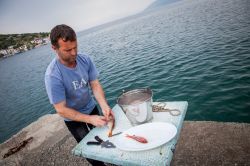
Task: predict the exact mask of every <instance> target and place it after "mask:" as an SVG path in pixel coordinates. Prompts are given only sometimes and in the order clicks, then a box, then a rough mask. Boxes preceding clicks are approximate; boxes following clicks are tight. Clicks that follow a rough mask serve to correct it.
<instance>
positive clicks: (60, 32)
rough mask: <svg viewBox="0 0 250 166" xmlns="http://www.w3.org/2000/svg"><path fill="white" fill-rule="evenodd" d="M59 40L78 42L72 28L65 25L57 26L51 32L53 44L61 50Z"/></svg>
mask: <svg viewBox="0 0 250 166" xmlns="http://www.w3.org/2000/svg"><path fill="white" fill-rule="evenodd" d="M59 39H62V40H63V41H64V42H67V41H76V33H75V31H74V30H73V29H72V28H71V27H69V26H67V25H65V24H61V25H57V26H55V27H54V28H53V29H52V30H51V32H50V41H51V44H52V45H53V46H55V47H57V48H59V47H60V45H59V43H58V40H59Z"/></svg>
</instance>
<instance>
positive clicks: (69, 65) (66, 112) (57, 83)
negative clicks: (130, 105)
mask: <svg viewBox="0 0 250 166" xmlns="http://www.w3.org/2000/svg"><path fill="white" fill-rule="evenodd" d="M50 40H51V45H52V49H53V50H55V52H56V54H57V58H55V59H53V60H52V61H51V63H50V64H49V66H48V67H47V70H46V73H45V85H46V91H47V94H48V97H49V100H50V103H51V104H53V106H54V108H55V110H56V111H57V113H58V114H59V115H60V116H62V117H64V119H65V124H66V126H67V127H68V129H69V131H70V132H71V134H72V135H73V136H74V138H75V139H76V141H77V142H80V141H81V140H82V138H84V137H85V135H86V134H87V133H88V132H89V129H92V128H93V127H95V126H96V127H101V126H104V125H106V123H107V121H108V120H109V119H110V118H112V117H113V112H112V110H111V109H110V107H109V105H108V104H107V102H106V99H105V96H104V92H103V89H102V86H101V84H100V82H99V81H98V71H97V69H96V67H95V65H94V64H93V62H92V61H91V59H90V58H89V57H88V56H87V55H81V54H78V53H77V39H76V33H75V32H74V30H73V29H72V28H71V27H69V26H67V25H57V26H55V27H54V28H53V29H52V30H51V33H50ZM90 88H91V90H92V92H93V94H94V96H95V98H96V100H97V102H98V103H99V105H100V107H101V109H102V112H103V114H104V116H100V115H99V111H98V109H97V107H96V103H95V100H94V99H93V97H92V95H91V91H90ZM87 160H88V161H89V162H90V163H91V164H92V165H100V166H101V165H104V163H102V162H100V161H96V160H91V159H87Z"/></svg>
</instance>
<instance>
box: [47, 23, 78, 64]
mask: <svg viewBox="0 0 250 166" xmlns="http://www.w3.org/2000/svg"><path fill="white" fill-rule="evenodd" d="M50 41H51V44H52V48H53V49H54V50H55V51H56V53H57V54H58V57H59V60H60V62H62V63H63V64H65V65H67V66H70V65H71V64H72V63H75V60H76V56H77V40H76V33H75V31H74V30H73V29H72V28H71V27H69V26H67V25H64V24H62V25H57V26H55V27H54V28H53V29H52V30H51V32H50Z"/></svg>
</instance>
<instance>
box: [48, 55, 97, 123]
mask: <svg viewBox="0 0 250 166" xmlns="http://www.w3.org/2000/svg"><path fill="white" fill-rule="evenodd" d="M76 63H77V64H76V67H75V68H69V67H67V66H65V65H63V64H62V63H60V61H59V59H57V58H55V59H53V60H52V61H51V63H50V64H49V66H48V67H47V70H46V73H45V86H46V91H47V94H48V97H49V100H50V103H51V104H57V103H59V102H62V101H66V105H67V107H69V108H73V109H75V110H77V111H79V112H81V113H84V114H90V113H91V111H92V110H93V108H94V107H95V105H96V103H95V100H94V99H93V97H92V95H91V91H90V88H89V86H90V85H89V82H90V81H93V80H96V79H97V77H98V75H99V73H98V71H97V69H96V67H95V65H94V63H93V62H92V61H91V59H90V58H89V57H88V56H87V55H78V56H77V58H76ZM65 120H69V119H65Z"/></svg>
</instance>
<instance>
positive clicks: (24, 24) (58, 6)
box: [0, 0, 155, 34]
mask: <svg viewBox="0 0 250 166" xmlns="http://www.w3.org/2000/svg"><path fill="white" fill-rule="evenodd" d="M154 1H155V0H0V34H3V33H4V34H6V33H29V32H48V31H50V29H51V28H53V27H54V26H55V25H57V24H62V23H64V24H68V25H70V26H71V27H72V28H74V29H75V30H76V31H81V30H84V29H88V28H90V27H93V26H96V25H100V24H103V23H106V22H109V21H113V20H116V19H119V18H123V17H126V16H129V15H133V14H136V13H139V12H141V11H143V10H144V9H145V8H147V7H148V6H149V5H150V4H151V3H152V2H154Z"/></svg>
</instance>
